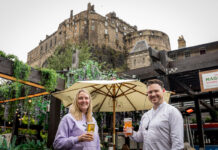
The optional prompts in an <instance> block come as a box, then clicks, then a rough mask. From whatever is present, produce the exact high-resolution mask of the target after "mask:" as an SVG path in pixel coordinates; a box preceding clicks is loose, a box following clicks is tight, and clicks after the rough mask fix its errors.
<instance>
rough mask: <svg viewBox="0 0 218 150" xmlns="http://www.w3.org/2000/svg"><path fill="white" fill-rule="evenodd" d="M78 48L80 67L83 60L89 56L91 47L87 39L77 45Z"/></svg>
mask: <svg viewBox="0 0 218 150" xmlns="http://www.w3.org/2000/svg"><path fill="white" fill-rule="evenodd" d="M78 49H79V67H82V66H83V62H86V61H87V60H89V59H90V58H91V53H90V49H91V47H90V46H89V45H88V42H87V41H84V42H83V43H81V44H80V45H79V47H78Z"/></svg>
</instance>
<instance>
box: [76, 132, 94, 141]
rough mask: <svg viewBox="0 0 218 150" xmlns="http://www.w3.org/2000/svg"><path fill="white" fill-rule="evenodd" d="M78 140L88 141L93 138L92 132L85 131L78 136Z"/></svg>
mask: <svg viewBox="0 0 218 150" xmlns="http://www.w3.org/2000/svg"><path fill="white" fill-rule="evenodd" d="M78 140H79V142H90V141H93V140H94V137H93V134H92V133H85V134H82V135H80V136H79V137H78Z"/></svg>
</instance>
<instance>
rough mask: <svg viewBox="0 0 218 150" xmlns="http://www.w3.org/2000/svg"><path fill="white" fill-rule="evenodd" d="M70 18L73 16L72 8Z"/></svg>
mask: <svg viewBox="0 0 218 150" xmlns="http://www.w3.org/2000/svg"><path fill="white" fill-rule="evenodd" d="M70 18H71V19H72V18H73V10H71V11H70Z"/></svg>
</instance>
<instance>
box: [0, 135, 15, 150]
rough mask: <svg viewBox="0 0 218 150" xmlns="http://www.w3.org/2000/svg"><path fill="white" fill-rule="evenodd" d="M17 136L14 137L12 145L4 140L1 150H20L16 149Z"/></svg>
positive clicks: (0, 145) (0, 144)
mask: <svg viewBox="0 0 218 150" xmlns="http://www.w3.org/2000/svg"><path fill="white" fill-rule="evenodd" d="M16 139H17V138H16V136H14V137H13V139H12V142H11V143H10V144H7V141H6V140H5V139H3V142H2V143H0V149H1V150H19V148H18V147H16V145H15V143H16Z"/></svg>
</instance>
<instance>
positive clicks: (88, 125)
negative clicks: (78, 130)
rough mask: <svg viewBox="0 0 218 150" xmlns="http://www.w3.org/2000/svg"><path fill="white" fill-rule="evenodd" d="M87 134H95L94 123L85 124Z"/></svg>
mask: <svg viewBox="0 0 218 150" xmlns="http://www.w3.org/2000/svg"><path fill="white" fill-rule="evenodd" d="M87 132H90V133H94V132H95V123H94V122H87Z"/></svg>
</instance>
